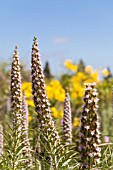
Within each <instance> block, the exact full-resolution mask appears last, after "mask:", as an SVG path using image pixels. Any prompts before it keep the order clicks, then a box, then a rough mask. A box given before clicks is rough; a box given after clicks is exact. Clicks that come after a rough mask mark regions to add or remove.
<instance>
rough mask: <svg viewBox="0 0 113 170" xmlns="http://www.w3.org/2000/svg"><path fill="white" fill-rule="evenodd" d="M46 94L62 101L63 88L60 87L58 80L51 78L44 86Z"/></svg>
mask: <svg viewBox="0 0 113 170" xmlns="http://www.w3.org/2000/svg"><path fill="white" fill-rule="evenodd" d="M46 91H47V96H48V98H49V99H51V100H52V99H53V100H57V101H60V102H63V101H64V98H65V90H64V89H63V88H62V86H61V84H60V82H59V81H58V80H51V81H50V82H49V83H48V84H47V86H46Z"/></svg>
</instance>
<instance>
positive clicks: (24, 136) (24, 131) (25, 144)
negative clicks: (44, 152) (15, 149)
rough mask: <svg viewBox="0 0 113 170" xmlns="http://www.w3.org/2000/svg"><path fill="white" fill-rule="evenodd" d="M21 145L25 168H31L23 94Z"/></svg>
mask: <svg viewBox="0 0 113 170" xmlns="http://www.w3.org/2000/svg"><path fill="white" fill-rule="evenodd" d="M22 109H23V110H22V144H23V157H24V158H25V164H26V166H27V168H32V155H31V148H30V143H29V137H28V105H27V103H26V97H25V94H23V100H22Z"/></svg>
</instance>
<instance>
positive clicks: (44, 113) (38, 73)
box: [31, 37, 60, 149]
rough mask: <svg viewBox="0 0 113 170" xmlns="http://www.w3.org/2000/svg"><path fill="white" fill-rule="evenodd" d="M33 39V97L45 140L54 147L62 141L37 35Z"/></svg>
mask: <svg viewBox="0 0 113 170" xmlns="http://www.w3.org/2000/svg"><path fill="white" fill-rule="evenodd" d="M33 41H34V42H33V46H32V66H31V76H32V93H33V99H34V104H35V110H36V112H37V120H38V123H39V125H40V131H41V134H42V136H43V137H44V138H45V139H44V140H45V142H47V143H48V140H49V144H50V148H51V149H52V147H53V146H57V144H59V143H60V138H59V135H58V132H57V131H56V128H55V124H54V121H53V120H52V116H51V110H50V104H49V101H48V97H47V95H46V90H45V82H44V74H43V71H42V65H41V59H40V55H39V50H38V44H37V39H36V37H34V40H33ZM50 136H51V137H50Z"/></svg>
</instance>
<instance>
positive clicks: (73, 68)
mask: <svg viewBox="0 0 113 170" xmlns="http://www.w3.org/2000/svg"><path fill="white" fill-rule="evenodd" d="M64 65H65V67H66V68H67V69H69V70H71V71H74V72H76V71H77V69H78V66H77V65H76V64H73V63H72V61H71V60H66V61H65V62H64Z"/></svg>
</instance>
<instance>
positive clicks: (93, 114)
mask: <svg viewBox="0 0 113 170" xmlns="http://www.w3.org/2000/svg"><path fill="white" fill-rule="evenodd" d="M97 95H98V93H97V90H96V89H95V83H92V84H90V83H88V84H86V88H85V95H84V105H83V111H82V117H81V127H80V141H79V153H80V157H81V164H82V165H81V166H82V169H88V168H91V166H92V165H93V164H95V163H98V161H99V157H100V156H101V154H100V151H101V149H100V147H99V146H98V145H99V143H100V131H99V122H98V113H97V109H98V105H97V104H98V100H99V99H98V98H97Z"/></svg>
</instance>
